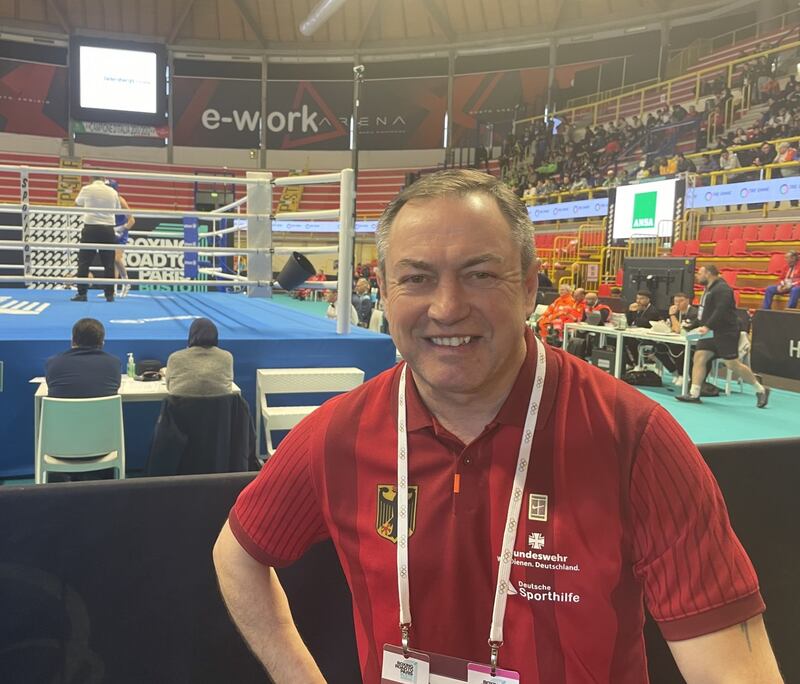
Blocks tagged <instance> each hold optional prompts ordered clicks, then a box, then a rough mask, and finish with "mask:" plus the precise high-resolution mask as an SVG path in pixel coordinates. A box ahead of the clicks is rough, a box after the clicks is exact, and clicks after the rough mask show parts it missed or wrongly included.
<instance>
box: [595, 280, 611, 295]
mask: <svg viewBox="0 0 800 684" xmlns="http://www.w3.org/2000/svg"><path fill="white" fill-rule="evenodd" d="M597 296H598V297H610V296H611V285H609V284H608V283H601V284H600V286H599V287H598V288H597Z"/></svg>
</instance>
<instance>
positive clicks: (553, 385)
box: [392, 328, 559, 432]
mask: <svg viewBox="0 0 800 684" xmlns="http://www.w3.org/2000/svg"><path fill="white" fill-rule="evenodd" d="M533 340H534V336H533V332H532V331H531V330H530V328H526V330H525V345H526V347H527V353H526V356H525V361H523V363H522V367H521V368H520V370H519V373H518V374H517V379H516V380H515V381H514V385H513V387H512V388H511V392H510V393H509V395H508V398H507V399H506V400H505V402H504V403H503V405H502V406H501V407H500V410H499V411H498V413H497V416H495V418H494V420H493V421H492V422H494V423H499V424H501V425H513V426H515V427H519V428H522V427H524V426H525V418H526V416H527V413H528V402H529V400H530V394H531V388H532V387H533V378H534V375H535V373H536V345H535V344H534V341H533ZM545 354H546V357H547V373H546V375H545V383H544V389H543V391H542V400H541V402H540V403H539V418H538V420H537V424H538V425H539V426H540V427H541V426H542V425H544V424H545V423H546V422H547V418H548V416H549V415H550V410H551V409H552V407H553V403H554V402H555V397H556V390H557V388H558V376H559V360H558V358H557V356H556V354H554V353H553V351H552V350H551V349H550V348H549V347H548V346H547V345H546V344H545ZM407 375H408V377H410V378H411V380H412V381H411V382H407V383H406V399H407V401H406V411H407V415H406V425H407V427H408V431H409V432H415V431H417V430H422V429H424V428H431V427H433V426H434V418H433V416H432V415H431V413H430V411H429V410H428V407H427V406H425V404H424V402H423V401H422V397H420V395H419V391H418V390H417V386H416V383H415V382H413V372H412V371H411V368H409V373H407ZM399 382H400V373H397V380H396V382H395V383H394V384H393V392H394V393H393V396H392V403H393V406H394V410H395V411H396V410H397V387H398V384H399Z"/></svg>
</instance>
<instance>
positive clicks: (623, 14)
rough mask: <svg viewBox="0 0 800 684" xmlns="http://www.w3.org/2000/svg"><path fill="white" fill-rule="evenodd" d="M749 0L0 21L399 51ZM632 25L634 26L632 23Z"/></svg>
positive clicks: (70, 2) (137, 8) (241, 42)
mask: <svg viewBox="0 0 800 684" xmlns="http://www.w3.org/2000/svg"><path fill="white" fill-rule="evenodd" d="M753 4H754V3H753V0H727V1H726V0H346V2H344V5H343V6H342V7H341V8H340V9H338V10H337V11H336V12H335V14H333V16H332V17H331V18H330V19H329V20H328V21H327V22H326V23H325V24H323V25H322V26H321V27H320V28H319V29H318V30H317V31H316V32H315V33H314V34H313V35H312V36H311V37H306V36H304V35H303V34H302V33H300V31H299V28H298V27H299V25H300V23H301V22H302V21H303V20H304V19H305V18H306V17H307V16H308V15H309V12H310V11H311V10H312V9H313V8H314V7H315V6H316V5H317V0H0V29H3V30H17V29H32V30H34V31H42V32H45V33H48V34H52V33H56V34H61V35H62V36H63V35H64V34H68V35H72V34H75V33H80V34H89V35H97V34H102V35H107V34H116V35H120V36H124V37H127V38H130V37H146V38H152V39H156V40H158V41H159V42H166V43H167V44H169V45H173V46H200V45H202V46H205V47H208V48H210V49H232V48H233V49H238V50H247V51H249V50H256V51H264V50H267V51H269V52H270V53H290V54H291V53H294V54H297V53H303V54H307V53H309V52H312V53H320V54H323V53H324V54H329V55H333V54H351V55H352V54H353V53H356V52H358V53H361V54H364V53H386V52H390V53H403V52H409V51H412V50H416V51H419V50H426V49H429V50H438V51H441V50H443V49H464V48H469V47H470V46H487V45H489V46H491V45H494V46H501V47H502V46H514V45H516V44H520V45H524V44H526V41H527V42H528V43H530V42H532V41H533V42H535V41H547V40H548V39H549V38H550V37H553V36H569V35H575V34H579V33H586V32H587V31H592V32H596V31H598V30H601V31H602V30H604V29H612V28H617V29H621V30H625V27H628V28H627V30H628V31H631V30H645V29H646V28H654V27H657V25H658V22H661V21H664V20H667V19H669V20H677V21H681V20H683V21H686V20H688V18H691V17H698V16H699V15H701V14H705V17H710V16H713V15H714V14H715V13H729V12H731V11H733V10H736V9H740V8H743V7H745V6H748V5H753ZM637 24H639V25H640V26H637Z"/></svg>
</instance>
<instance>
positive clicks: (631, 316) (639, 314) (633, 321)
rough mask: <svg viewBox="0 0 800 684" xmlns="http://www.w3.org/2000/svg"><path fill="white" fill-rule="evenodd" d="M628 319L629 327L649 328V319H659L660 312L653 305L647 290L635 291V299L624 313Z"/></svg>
mask: <svg viewBox="0 0 800 684" xmlns="http://www.w3.org/2000/svg"><path fill="white" fill-rule="evenodd" d="M625 317H626V318H627V319H628V326H630V327H631V328H646V329H648V330H649V329H650V322H651V321H660V320H661V314H660V313H659V312H658V310H657V309H656V307H655V306H653V303H652V299H651V295H650V293H649V292H648V291H647V290H639V292H637V293H636V301H635V302H633V303H632V304H631V305H630V306H629V307H628V311H627V313H626V314H625Z"/></svg>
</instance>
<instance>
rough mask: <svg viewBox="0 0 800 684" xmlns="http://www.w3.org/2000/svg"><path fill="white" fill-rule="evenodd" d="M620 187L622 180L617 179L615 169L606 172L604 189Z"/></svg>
mask: <svg viewBox="0 0 800 684" xmlns="http://www.w3.org/2000/svg"><path fill="white" fill-rule="evenodd" d="M619 185H620V180H619V178H618V177H617V172H616V171H615V170H614V169H609V170H608V171H606V179H605V180H604V181H603V187H604V188H608V189H611V188H616V187H617V186H619Z"/></svg>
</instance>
